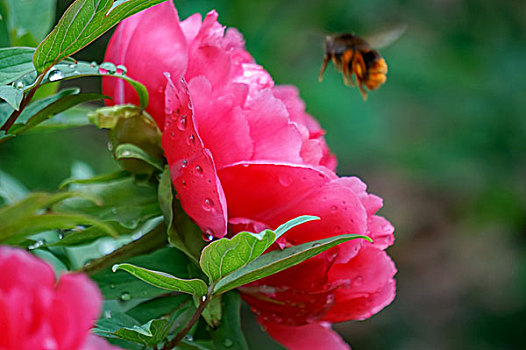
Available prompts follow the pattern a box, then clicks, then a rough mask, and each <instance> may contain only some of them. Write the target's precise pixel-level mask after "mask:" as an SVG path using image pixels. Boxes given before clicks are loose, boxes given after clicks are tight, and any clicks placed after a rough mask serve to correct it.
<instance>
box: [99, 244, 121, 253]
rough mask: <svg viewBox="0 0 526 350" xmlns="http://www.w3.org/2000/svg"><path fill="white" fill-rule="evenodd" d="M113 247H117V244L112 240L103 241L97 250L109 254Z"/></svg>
mask: <svg viewBox="0 0 526 350" xmlns="http://www.w3.org/2000/svg"><path fill="white" fill-rule="evenodd" d="M115 249H117V246H116V244H115V243H114V242H113V241H105V242H102V243H101V244H100V245H99V251H100V252H101V254H104V255H107V254H110V253H111V252H113V251H114V250H115Z"/></svg>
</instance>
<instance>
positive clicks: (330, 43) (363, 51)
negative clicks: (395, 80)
mask: <svg viewBox="0 0 526 350" xmlns="http://www.w3.org/2000/svg"><path fill="white" fill-rule="evenodd" d="M404 30H405V27H398V28H397V29H395V30H391V31H389V32H386V33H382V34H380V35H377V36H375V37H372V39H371V40H365V39H362V38H360V37H359V36H356V35H354V34H335V35H328V36H327V37H326V39H325V56H324V58H323V64H322V66H321V70H320V75H319V76H318V80H319V81H320V82H321V81H322V80H323V73H324V72H325V68H327V64H328V63H329V61H331V60H332V62H333V63H334V66H335V67H336V69H338V70H339V71H340V72H342V75H343V81H344V83H345V85H348V86H354V81H353V74H354V75H355V77H356V85H358V88H359V89H360V93H361V94H362V97H363V99H364V100H366V99H367V90H365V88H367V89H369V90H375V89H377V88H378V87H380V85H382V84H383V83H385V80H386V79H387V76H386V74H387V64H386V63H385V60H384V59H383V58H382V56H380V54H379V53H378V51H376V50H375V49H374V48H379V47H383V46H386V45H388V44H390V43H391V42H393V41H394V40H396V39H397V38H398V37H400V35H402V33H403V32H404Z"/></svg>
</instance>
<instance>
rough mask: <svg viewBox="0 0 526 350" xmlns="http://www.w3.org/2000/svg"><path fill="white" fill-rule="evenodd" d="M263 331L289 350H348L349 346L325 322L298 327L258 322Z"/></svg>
mask: <svg viewBox="0 0 526 350" xmlns="http://www.w3.org/2000/svg"><path fill="white" fill-rule="evenodd" d="M258 322H259V323H260V324H261V325H262V326H263V328H264V329H265V331H267V333H268V334H269V335H270V336H271V337H272V338H273V339H274V340H276V341H277V342H278V343H280V344H281V345H283V346H285V347H286V348H287V349H289V350H306V349H308V350H328V349H330V350H350V346H349V345H348V344H347V343H345V342H344V341H343V339H342V338H341V337H340V336H339V335H338V334H337V333H336V332H334V331H333V330H332V329H331V327H330V324H328V323H326V322H322V323H311V324H308V325H305V326H300V327H289V326H283V325H280V324H277V323H267V322H265V321H263V320H258Z"/></svg>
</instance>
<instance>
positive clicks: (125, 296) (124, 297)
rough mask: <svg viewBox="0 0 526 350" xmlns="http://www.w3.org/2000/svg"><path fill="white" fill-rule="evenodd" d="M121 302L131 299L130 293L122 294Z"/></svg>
mask: <svg viewBox="0 0 526 350" xmlns="http://www.w3.org/2000/svg"><path fill="white" fill-rule="evenodd" d="M119 299H120V301H128V300H130V299H131V294H130V293H128V292H122V294H121V296H120V297H119Z"/></svg>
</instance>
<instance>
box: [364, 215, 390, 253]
mask: <svg viewBox="0 0 526 350" xmlns="http://www.w3.org/2000/svg"><path fill="white" fill-rule="evenodd" d="M367 227H368V228H369V232H370V234H369V235H368V236H370V237H371V238H372V239H373V241H374V246H375V247H377V248H379V249H386V248H387V247H389V246H390V245H392V244H393V243H394V235H393V232H394V227H393V225H391V223H390V222H389V221H387V220H386V219H385V218H383V217H382V216H378V215H373V216H371V217H370V218H369V223H368V225H367Z"/></svg>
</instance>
